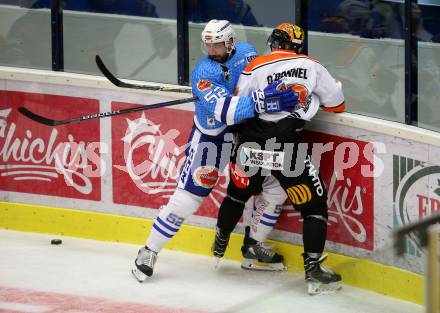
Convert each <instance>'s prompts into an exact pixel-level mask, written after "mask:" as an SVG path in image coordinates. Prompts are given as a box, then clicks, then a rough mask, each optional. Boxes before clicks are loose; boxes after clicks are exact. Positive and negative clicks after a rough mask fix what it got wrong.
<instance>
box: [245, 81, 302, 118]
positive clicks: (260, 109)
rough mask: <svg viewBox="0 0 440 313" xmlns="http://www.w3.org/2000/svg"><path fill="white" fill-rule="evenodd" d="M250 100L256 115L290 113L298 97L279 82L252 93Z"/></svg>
mask: <svg viewBox="0 0 440 313" xmlns="http://www.w3.org/2000/svg"><path fill="white" fill-rule="evenodd" d="M252 99H253V100H254V108H255V112H257V113H258V114H261V113H276V112H280V111H291V110H294V109H295V107H296V105H297V104H298V95H297V94H296V93H295V92H294V91H293V90H292V89H290V88H289V89H287V88H286V85H285V84H284V83H283V82H282V81H281V80H277V81H275V82H273V83H272V84H269V85H267V86H266V88H264V89H263V90H261V89H258V90H256V91H254V92H252Z"/></svg>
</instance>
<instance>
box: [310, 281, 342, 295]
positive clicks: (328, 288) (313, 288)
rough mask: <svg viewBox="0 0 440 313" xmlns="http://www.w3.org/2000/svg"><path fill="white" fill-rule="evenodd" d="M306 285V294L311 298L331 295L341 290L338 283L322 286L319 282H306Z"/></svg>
mask: <svg viewBox="0 0 440 313" xmlns="http://www.w3.org/2000/svg"><path fill="white" fill-rule="evenodd" d="M307 285H308V286H307V292H308V294H309V295H312V296H313V295H329V294H333V293H335V292H336V291H338V290H339V289H341V288H342V286H341V285H340V284H339V282H333V283H328V284H323V283H320V282H307Z"/></svg>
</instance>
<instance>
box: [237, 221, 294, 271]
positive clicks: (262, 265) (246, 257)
mask: <svg viewBox="0 0 440 313" xmlns="http://www.w3.org/2000/svg"><path fill="white" fill-rule="evenodd" d="M241 252H242V254H243V262H242V263H241V268H242V269H245V270H254V271H273V272H274V271H284V270H285V269H286V268H285V266H284V264H283V259H284V258H283V256H282V255H281V254H278V253H275V252H273V251H272V250H271V249H268V248H267V247H266V245H265V244H264V243H263V242H259V241H256V240H254V239H252V238H250V237H249V228H248V227H246V232H245V238H244V245H243V246H242V247H241Z"/></svg>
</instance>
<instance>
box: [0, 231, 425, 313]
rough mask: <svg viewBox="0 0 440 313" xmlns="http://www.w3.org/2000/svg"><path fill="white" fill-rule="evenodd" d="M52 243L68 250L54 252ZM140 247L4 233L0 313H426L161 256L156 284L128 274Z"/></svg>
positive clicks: (288, 278)
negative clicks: (315, 293)
mask: <svg viewBox="0 0 440 313" xmlns="http://www.w3.org/2000/svg"><path fill="white" fill-rule="evenodd" d="M53 238H61V239H62V240H63V243H62V244H61V245H58V246H55V245H51V244H50V240H51V239H53ZM138 249H139V246H137V245H129V244H120V243H109V242H100V241H92V240H84V239H77V238H69V237H60V236H56V237H55V236H51V235H41V234H33V233H21V232H15V231H7V230H0V312H13V313H16V312H52V313H53V312H56V313H61V312H68V313H80V312H109V313H113V312H114V313H116V312H118V313H125V312H146V313H153V312H154V313H171V312H173V313H174V312H180V313H190V312H225V313H226V312H240V313H241V312H243V313H244V312H249V313H257V312H258V313H259V312H270V313H278V312H289V313H294V312H299V313H314V312H319V313H321V312H324V313H333V312H334V313H410V312H411V313H422V312H424V309H423V307H422V306H419V305H415V304H412V303H410V302H405V301H400V300H395V299H392V298H388V297H385V296H382V295H379V294H376V293H373V292H369V291H365V290H361V289H356V288H353V287H350V286H346V285H344V286H343V287H342V289H341V290H340V291H339V292H337V293H335V294H332V295H320V296H309V295H308V294H307V293H306V285H305V282H304V278H303V275H296V274H292V273H287V272H284V273H268V272H251V271H245V270H242V269H241V268H240V263H238V262H233V261H227V260H223V261H222V262H221V263H220V265H219V267H218V268H215V263H216V262H215V259H214V258H213V257H207V256H200V255H192V254H187V253H182V252H174V251H169V250H164V251H162V252H161V253H160V254H159V258H158V262H157V263H156V267H155V273H154V275H153V277H152V278H151V279H150V280H148V281H146V282H144V283H143V284H140V283H138V282H137V281H136V280H134V278H133V277H132V275H131V273H130V270H131V266H132V264H133V261H134V258H135V256H136V254H137V251H138Z"/></svg>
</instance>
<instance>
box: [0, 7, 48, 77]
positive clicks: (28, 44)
mask: <svg viewBox="0 0 440 313" xmlns="http://www.w3.org/2000/svg"><path fill="white" fill-rule="evenodd" d="M22 2H23V1H18V0H17V1H0V65H2V66H13V67H23V68H34V69H44V70H50V69H52V50H51V45H50V42H51V24H50V18H51V14H50V8H49V6H46V7H44V6H43V7H42V8H39V9H31V8H28V7H23V6H19V5H18V4H19V3H22Z"/></svg>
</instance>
